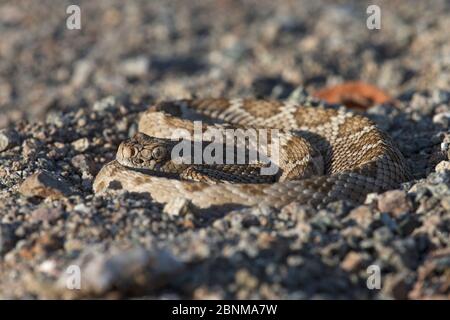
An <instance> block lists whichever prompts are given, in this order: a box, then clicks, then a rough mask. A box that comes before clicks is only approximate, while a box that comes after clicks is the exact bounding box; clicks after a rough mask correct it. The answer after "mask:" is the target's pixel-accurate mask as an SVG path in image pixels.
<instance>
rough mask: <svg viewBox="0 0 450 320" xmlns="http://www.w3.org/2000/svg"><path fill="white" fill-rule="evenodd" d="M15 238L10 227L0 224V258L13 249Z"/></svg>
mask: <svg viewBox="0 0 450 320" xmlns="http://www.w3.org/2000/svg"><path fill="white" fill-rule="evenodd" d="M15 244H16V237H15V235H14V231H13V230H12V227H11V226H9V225H7V224H0V256H3V255H4V254H5V253H7V252H8V251H9V250H11V249H12V248H14V246H15Z"/></svg>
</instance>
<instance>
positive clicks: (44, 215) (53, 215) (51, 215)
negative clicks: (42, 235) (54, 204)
mask: <svg viewBox="0 0 450 320" xmlns="http://www.w3.org/2000/svg"><path fill="white" fill-rule="evenodd" d="M62 214H63V212H62V211H61V210H60V209H56V208H37V209H36V210H34V211H33V212H32V213H31V221H33V222H37V221H53V220H56V219H58V218H59V217H61V216H62Z"/></svg>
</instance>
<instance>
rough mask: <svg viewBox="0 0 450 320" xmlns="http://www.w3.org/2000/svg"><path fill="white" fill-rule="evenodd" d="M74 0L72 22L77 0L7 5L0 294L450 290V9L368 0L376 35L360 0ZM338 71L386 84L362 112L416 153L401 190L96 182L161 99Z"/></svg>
mask: <svg viewBox="0 0 450 320" xmlns="http://www.w3.org/2000/svg"><path fill="white" fill-rule="evenodd" d="M73 2H74V3H77V4H79V5H80V6H81V13H82V29H81V30H67V29H66V28H65V19H66V17H67V15H66V14H65V10H66V7H67V5H69V4H71V3H72V2H69V1H57V2H56V1H51V0H47V1H44V0H43V1H32V0H15V1H0V34H1V41H0V114H1V117H0V128H4V129H3V130H1V131H0V298H3V299H5V298H37V299H42V298H86V297H99V298H129V297H138V298H156V299H166V298H175V299H177V298H189V299H192V298H194V299H205V298H238V299H253V298H263V299H277V298H288V299H298V298H355V299H406V298H409V299H433V298H441V299H442V298H445V299H448V298H450V235H449V233H450V189H449V186H450V162H449V156H450V151H449V146H450V132H449V129H448V128H449V122H450V68H449V66H450V64H449V62H450V33H449V32H448V30H449V28H450V10H449V9H450V5H449V4H447V3H446V2H445V1H433V2H428V1H399V0H397V1H373V2H371V3H377V4H379V5H380V7H381V10H382V28H381V30H368V29H367V28H366V26H365V23H366V17H367V15H366V8H367V5H368V3H366V2H365V1H353V2H351V1H336V2H333V3H331V2H330V1H277V2H274V1H268V0H267V1H266V0H258V1H250V0H249V1H231V0H219V1H181V0H180V1H135V0H133V1H127V2H124V1H120V0H117V1H113V0H111V1H109V0H108V1H106V0H104V1H103V0H102V1H95V2H94V1H73ZM347 80H363V81H365V82H368V83H371V84H374V85H376V86H378V87H380V88H382V89H384V90H385V91H386V92H388V93H389V94H390V95H391V96H393V97H395V100H394V101H393V102H392V103H387V104H383V105H376V106H374V107H373V108H371V109H369V110H368V111H366V112H365V114H366V115H367V116H369V117H370V118H372V119H373V120H374V121H375V122H376V123H377V124H378V125H379V126H380V127H381V128H383V129H384V130H386V131H387V132H388V133H389V134H390V135H391V136H392V137H393V138H394V140H395V142H396V143H397V144H398V146H399V148H400V150H401V151H402V153H403V154H404V155H405V157H406V158H407V161H408V163H409V165H410V167H411V171H412V173H413V176H414V180H413V181H409V182H407V183H405V184H404V185H403V186H401V188H400V189H398V190H392V191H388V192H385V193H383V194H372V195H369V196H368V197H367V199H366V201H365V203H364V204H362V205H360V206H355V205H353V204H350V203H346V202H336V203H333V204H330V205H329V206H328V207H327V208H326V209H322V210H319V211H318V210H316V209H314V208H311V207H308V206H300V205H297V204H291V205H288V206H286V207H284V208H283V209H282V210H279V211H276V210H273V209H271V208H246V209H242V210H239V211H232V212H228V213H217V212H209V213H206V214H205V213H204V212H203V213H199V212H198V211H196V210H195V208H187V210H185V212H183V213H182V214H179V215H168V214H165V213H162V207H161V206H160V205H159V204H157V203H154V202H152V200H151V199H150V198H149V197H147V196H145V195H142V194H133V193H127V192H121V193H118V194H116V195H114V196H112V195H106V196H101V197H100V196H95V195H94V194H93V192H92V181H93V179H94V177H95V175H96V173H97V172H98V171H99V169H100V168H101V166H102V165H103V164H105V163H106V162H108V161H110V160H111V159H113V157H114V154H115V151H116V149H117V146H118V144H119V143H120V141H122V140H123V139H125V138H127V137H129V136H130V135H132V134H133V133H134V132H135V131H136V120H137V117H138V115H139V113H140V112H141V111H143V110H145V109H146V107H147V106H148V105H149V104H150V103H152V102H154V101H156V100H161V99H164V98H171V99H173V98H184V97H191V96H199V97H206V96H215V97H218V96H225V97H271V98H279V99H283V98H286V97H287V96H289V94H290V93H291V92H292V91H293V90H294V89H295V88H297V87H298V86H302V87H304V88H305V89H306V90H307V91H309V92H314V91H315V90H317V89H320V88H323V87H326V86H331V85H334V84H337V83H341V82H343V81H347ZM30 176H32V178H29V179H27V183H25V184H22V183H23V181H24V180H25V178H27V177H30ZM31 195H39V197H36V196H33V197H31ZM72 265H75V266H79V267H80V268H81V279H82V289H81V290H70V289H68V288H67V285H68V284H69V287H70V283H73V278H72V277H71V271H70V270H72V269H70V268H69V269H67V268H68V267H70V266H72ZM371 265H376V266H378V267H379V268H380V271H381V288H380V289H376V288H375V289H372V290H371V289H368V287H367V285H366V284H367V280H368V276H369V274H368V272H367V268H368V267H369V266H371Z"/></svg>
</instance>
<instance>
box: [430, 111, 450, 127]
mask: <svg viewBox="0 0 450 320" xmlns="http://www.w3.org/2000/svg"><path fill="white" fill-rule="evenodd" d="M433 122H434V123H436V124H440V125H441V126H442V127H443V128H448V127H449V124H450V112H443V113H438V114H436V115H434V116H433Z"/></svg>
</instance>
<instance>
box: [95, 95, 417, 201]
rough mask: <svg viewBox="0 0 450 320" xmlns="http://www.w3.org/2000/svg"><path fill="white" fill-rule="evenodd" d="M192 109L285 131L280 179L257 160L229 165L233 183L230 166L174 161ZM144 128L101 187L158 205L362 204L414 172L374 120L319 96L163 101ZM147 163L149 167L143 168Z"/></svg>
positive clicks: (102, 177) (145, 118) (104, 173)
mask: <svg viewBox="0 0 450 320" xmlns="http://www.w3.org/2000/svg"><path fill="white" fill-rule="evenodd" d="M192 114H196V115H202V116H203V117H206V118H207V119H209V120H211V119H212V120H217V121H219V122H221V123H225V124H231V125H232V126H235V127H239V128H270V129H280V130H281V131H282V135H284V136H283V137H284V138H283V139H284V140H283V139H282V143H281V149H282V152H281V153H280V154H281V156H280V161H279V163H278V164H279V166H280V168H282V170H281V173H280V174H278V176H277V178H276V179H275V180H274V181H265V180H264V179H266V178H264V177H261V175H259V174H258V172H257V171H258V166H254V167H253V168H251V169H248V170H247V169H246V168H244V169H242V168H243V167H242V166H240V167H231V168H232V169H231V178H230V179H231V180H232V182H231V183H229V182H228V183H227V182H223V181H222V177H223V175H222V174H221V173H220V172H221V170H223V169H224V165H222V166H221V165H217V166H215V165H210V166H209V167H208V169H205V170H204V171H202V170H203V169H202V168H204V167H199V166H181V167H177V166H174V165H173V164H172V163H171V162H170V161H171V160H170V159H169V158H168V157H167V150H165V149H161V145H162V146H164V147H167V145H165V143H166V142H167V141H168V140H164V139H170V138H171V136H172V134H173V130H175V129H176V128H183V129H185V130H187V131H188V132H190V133H193V131H194V125H193V123H192V122H191V121H190V120H186V119H185V118H186V117H192ZM207 127H208V125H203V129H202V130H205V129H207ZM138 130H139V132H141V133H143V134H139V135H137V136H136V137H135V138H133V139H131V140H129V141H126V142H124V143H122V145H121V146H120V147H119V150H118V154H117V158H116V160H114V161H112V162H110V163H108V164H106V165H105V166H104V167H103V168H102V169H101V171H100V172H99V173H98V175H97V177H96V179H95V181H94V191H95V192H96V193H102V192H104V191H106V190H108V189H111V188H112V189H113V188H117V187H118V186H120V187H121V188H122V189H125V190H128V191H130V192H146V193H149V194H150V195H151V197H152V198H153V199H154V200H155V201H157V202H160V203H166V204H167V203H170V202H171V201H174V199H185V200H188V201H190V202H191V203H192V204H194V205H195V206H197V207H199V208H210V207H221V206H227V205H244V206H252V205H258V204H263V205H267V206H272V207H276V208H281V207H283V206H284V205H287V204H289V203H291V202H298V203H303V204H306V203H308V204H311V205H313V206H315V207H323V206H324V205H326V204H327V203H330V202H333V201H336V200H349V201H353V202H355V203H358V202H362V201H364V199H365V196H366V195H367V194H368V193H371V192H380V191H384V190H388V189H393V188H396V187H398V186H399V184H400V183H402V182H404V181H406V180H407V179H408V178H409V173H408V170H407V165H406V163H405V160H404V158H403V156H402V155H401V153H400V152H399V151H398V149H397V148H396V147H395V146H394V144H393V143H392V141H391V139H390V138H389V136H388V135H387V134H386V133H384V132H382V131H381V130H380V129H378V128H377V127H376V126H375V124H374V123H372V122H371V121H370V120H369V119H367V118H365V117H363V116H361V115H356V114H353V113H351V112H348V111H346V110H345V109H344V108H340V109H337V108H332V107H329V106H325V105H322V104H320V103H317V101H314V100H308V99H307V100H305V101H302V102H300V103H295V102H293V101H286V102H281V101H267V100H252V99H235V100H227V99H220V98H219V99H194V100H180V101H173V102H162V103H159V104H156V105H155V106H152V107H151V108H150V109H149V110H148V111H146V112H145V113H144V114H143V115H142V117H141V119H140V122H139V129H138ZM147 136H150V137H147ZM151 137H155V138H151ZM158 138H159V139H158ZM136 157H137V158H136ZM142 158H144V159H142ZM146 158H148V161H145V159H146ZM136 159H137V160H139V161H135V160H136ZM146 166H150V169H151V170H150V171H145V170H142V169H145V168H146ZM233 168H234V169H233ZM236 168H240V169H236ZM225 169H226V170H228V169H227V168H225ZM208 170H209V171H208ZM169 173H175V176H174V175H173V174H172V175H170V174H169ZM227 174H228V173H225V175H227ZM217 175H218V176H219V178H218V179H216V178H215V177H217ZM224 180H226V178H224Z"/></svg>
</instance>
